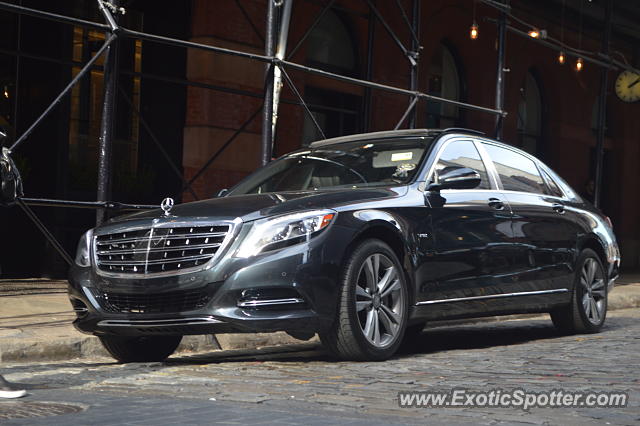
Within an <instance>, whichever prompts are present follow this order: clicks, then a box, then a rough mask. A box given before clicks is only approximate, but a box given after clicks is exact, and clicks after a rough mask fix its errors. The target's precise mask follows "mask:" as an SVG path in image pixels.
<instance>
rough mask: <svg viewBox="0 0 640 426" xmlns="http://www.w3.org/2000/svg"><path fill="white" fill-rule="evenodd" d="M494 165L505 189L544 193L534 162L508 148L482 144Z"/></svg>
mask: <svg viewBox="0 0 640 426" xmlns="http://www.w3.org/2000/svg"><path fill="white" fill-rule="evenodd" d="M483 146H484V148H485V149H486V150H487V153H489V156H490V157H491V159H492V160H493V164H494V165H495V166H496V170H497V171H498V175H499V176H500V180H501V181H502V186H503V187H504V190H505V191H520V192H533V193H535V194H545V193H546V192H547V191H546V188H545V185H544V181H543V180H542V177H541V176H540V172H539V171H538V167H537V166H536V164H535V163H534V162H533V161H532V160H530V159H528V158H527V157H525V156H524V155H521V154H518V153H517V152H515V151H512V150H510V149H506V148H502V147H499V146H495V145H491V144H483Z"/></svg>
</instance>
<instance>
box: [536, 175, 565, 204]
mask: <svg viewBox="0 0 640 426" xmlns="http://www.w3.org/2000/svg"><path fill="white" fill-rule="evenodd" d="M540 171H541V172H542V174H543V175H544V179H545V180H546V181H547V184H548V185H549V189H550V190H551V195H553V196H554V197H564V194H563V193H562V190H561V189H560V187H559V186H558V184H557V183H556V181H555V180H553V178H552V177H551V176H549V173H547V172H546V170H544V169H540Z"/></svg>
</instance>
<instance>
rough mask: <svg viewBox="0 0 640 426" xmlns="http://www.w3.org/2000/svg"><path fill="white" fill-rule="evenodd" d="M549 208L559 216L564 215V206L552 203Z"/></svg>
mask: <svg viewBox="0 0 640 426" xmlns="http://www.w3.org/2000/svg"><path fill="white" fill-rule="evenodd" d="M551 208H552V209H553V210H554V211H555V212H556V213H559V214H564V204H562V203H553V205H552V206H551Z"/></svg>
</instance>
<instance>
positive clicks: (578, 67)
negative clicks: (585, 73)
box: [576, 58, 584, 71]
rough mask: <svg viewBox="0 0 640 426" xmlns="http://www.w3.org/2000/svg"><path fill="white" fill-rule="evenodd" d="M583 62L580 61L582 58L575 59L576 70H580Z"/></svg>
mask: <svg viewBox="0 0 640 426" xmlns="http://www.w3.org/2000/svg"><path fill="white" fill-rule="evenodd" d="M583 66H584V64H583V63H582V58H578V60H577V61H576V71H582V67H583Z"/></svg>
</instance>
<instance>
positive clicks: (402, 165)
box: [230, 137, 432, 195]
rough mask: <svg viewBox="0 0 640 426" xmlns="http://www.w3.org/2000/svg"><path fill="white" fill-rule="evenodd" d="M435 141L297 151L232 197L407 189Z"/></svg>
mask: <svg viewBox="0 0 640 426" xmlns="http://www.w3.org/2000/svg"><path fill="white" fill-rule="evenodd" d="M431 140H432V139H431V138H427V137H422V138H412V139H391V140H389V139H385V140H381V141H358V142H349V143H341V144H335V145H326V146H318V147H316V148H311V149H308V150H304V151H297V152H293V153H291V154H288V155H286V156H284V157H282V158H280V159H278V160H277V161H274V162H272V163H270V164H268V165H267V166H265V167H263V168H262V169H259V170H258V171H256V172H255V173H253V174H252V175H250V176H249V177H247V178H246V179H245V180H243V181H242V182H240V183H239V184H238V185H237V186H236V187H235V188H233V189H232V190H231V192H230V195H243V194H265V193H270V192H282V191H309V190H311V191H312V190H319V189H326V188H337V187H347V188H359V187H367V186H378V185H395V184H406V183H409V182H410V181H411V179H413V177H414V175H415V174H416V173H417V171H418V168H419V166H420V163H421V162H422V158H423V157H424V154H425V152H426V149H427V147H428V145H429V143H430V142H431Z"/></svg>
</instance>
